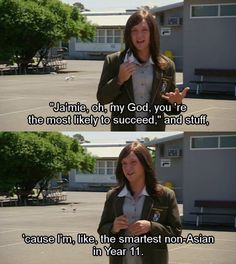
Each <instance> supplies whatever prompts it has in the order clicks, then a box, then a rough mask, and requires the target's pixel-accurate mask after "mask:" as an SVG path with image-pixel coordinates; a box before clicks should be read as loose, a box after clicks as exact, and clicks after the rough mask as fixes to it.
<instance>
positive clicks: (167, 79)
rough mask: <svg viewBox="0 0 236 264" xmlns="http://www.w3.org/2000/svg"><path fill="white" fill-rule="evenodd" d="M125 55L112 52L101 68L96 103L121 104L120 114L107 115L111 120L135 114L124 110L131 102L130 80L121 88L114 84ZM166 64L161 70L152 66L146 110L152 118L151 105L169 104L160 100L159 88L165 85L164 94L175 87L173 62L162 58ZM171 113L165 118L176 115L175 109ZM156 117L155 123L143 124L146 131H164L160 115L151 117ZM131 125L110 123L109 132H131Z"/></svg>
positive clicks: (161, 114) (116, 112) (117, 112)
mask: <svg viewBox="0 0 236 264" xmlns="http://www.w3.org/2000/svg"><path fill="white" fill-rule="evenodd" d="M124 57H125V52H116V53H113V54H110V55H108V56H107V57H106V59H105V61H104V65H103V70H102V74H101V78H100V81H99V85H98V90H97V100H98V101H99V102H100V103H101V104H110V103H113V104H114V105H125V106H126V107H125V110H124V112H123V113H122V114H121V113H120V112H119V111H113V112H112V113H111V119H113V118H115V117H129V118H132V117H135V112H131V111H129V110H128V109H127V105H128V104H129V103H134V93H133V84H132V77H130V78H129V79H128V80H127V81H126V82H124V83H123V84H122V85H119V84H117V78H118V74H119V68H120V65H121V64H122V63H123V62H124ZM162 57H163V59H164V60H166V61H167V67H166V68H165V70H160V69H156V67H155V66H154V67H153V83H152V91H151V96H150V98H151V101H150V102H149V108H150V110H151V112H150V113H149V116H152V115H154V108H153V105H160V104H163V105H170V104H169V103H168V102H167V101H166V100H165V99H163V98H161V94H160V91H161V89H162V88H163V85H165V86H166V88H165V91H166V92H173V91H174V90H175V88H176V86H175V65H174V63H173V61H171V60H170V59H168V58H167V57H165V56H162ZM171 108H172V109H171V112H168V113H167V114H168V115H172V114H179V113H180V112H177V111H176V108H175V107H173V106H172V107H171ZM155 116H156V117H158V119H156V120H158V121H157V123H156V124H150V125H147V131H164V130H165V124H164V121H163V118H164V113H163V112H158V113H156V114H155ZM135 130H136V127H135V124H127V123H125V124H114V123H113V122H111V131H135Z"/></svg>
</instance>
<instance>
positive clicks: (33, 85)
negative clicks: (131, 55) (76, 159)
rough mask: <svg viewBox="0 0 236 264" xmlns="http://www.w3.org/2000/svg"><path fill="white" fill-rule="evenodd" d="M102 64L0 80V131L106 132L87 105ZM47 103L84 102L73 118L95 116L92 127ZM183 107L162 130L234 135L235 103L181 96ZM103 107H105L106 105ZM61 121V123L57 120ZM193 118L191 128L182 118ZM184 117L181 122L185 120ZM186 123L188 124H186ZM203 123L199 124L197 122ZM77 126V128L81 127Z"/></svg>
mask: <svg viewBox="0 0 236 264" xmlns="http://www.w3.org/2000/svg"><path fill="white" fill-rule="evenodd" d="M102 65H103V61H79V60H72V61H68V69H67V71H65V72H64V73H60V74H53V73H52V74H45V75H20V76H17V75H12V76H0V130H1V131H15V130H18V131H19V130H22V131H23V130H24V131H27V130H36V131H39V130H47V131H50V130H54V131H78V130H80V131H81V130H82V131H94V130H96V131H109V130H110V125H102V124H101V119H100V117H101V115H104V116H107V117H110V114H109V111H108V112H107V113H104V112H98V113H95V112H94V111H92V110H91V105H93V104H96V103H97V100H96V91H97V86H98V82H99V78H100V75H101V71H102ZM181 81H182V74H180V73H177V82H181ZM50 102H53V103H54V104H55V103H56V102H59V103H60V104H64V103H65V102H68V103H69V104H76V103H78V102H79V103H80V104H84V105H86V107H87V108H88V110H89V112H87V113H86V114H85V113H82V112H77V113H76V114H79V115H81V116H82V117H85V116H86V117H87V116H88V117H91V115H93V116H94V118H97V120H98V123H97V124H96V125H95V126H93V125H87V124H86V123H84V120H82V121H81V120H79V121H78V122H74V121H73V120H69V121H70V122H69V121H68V119H67V118H68V117H69V118H71V119H72V118H73V116H74V114H75V112H68V111H65V112H62V113H58V112H55V111H53V108H52V107H51V105H52V104H50ZM184 104H186V105H187V111H186V112H184V113H182V117H181V118H182V122H183V124H181V120H180V124H176V125H168V126H167V128H166V130H167V131H218V132H219V131H235V130H236V101H235V100H216V99H203V98H201V97H197V98H186V99H185V100H184ZM106 109H108V106H106ZM29 116H30V117H32V118H33V117H36V118H37V121H39V117H41V118H42V119H43V122H42V123H41V124H40V123H38V124H37V125H35V124H28V117H29ZM48 117H55V119H54V123H53V124H49V123H48V124H46V120H47V118H48ZM61 117H63V118H64V124H62V119H61ZM195 117H196V118H197V119H196V120H193V121H195V124H192V123H190V125H188V122H186V120H189V119H191V118H195ZM186 118H187V119H186ZM201 118H203V119H204V118H205V121H206V122H209V126H207V125H205V124H206V122H204V124H200V125H199V124H198V123H199V122H200V121H201V120H200V119H201ZM190 121H191V120H190ZM203 121H204V120H203ZM81 124H83V125H81Z"/></svg>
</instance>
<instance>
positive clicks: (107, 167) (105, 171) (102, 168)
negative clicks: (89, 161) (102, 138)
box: [95, 160, 116, 175]
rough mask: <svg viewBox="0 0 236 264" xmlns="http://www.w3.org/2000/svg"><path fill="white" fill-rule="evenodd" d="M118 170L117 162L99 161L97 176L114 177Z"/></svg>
mask: <svg viewBox="0 0 236 264" xmlns="http://www.w3.org/2000/svg"><path fill="white" fill-rule="evenodd" d="M115 170H116V161H115V160H97V161H96V169H95V174H99V175H114V174H115Z"/></svg>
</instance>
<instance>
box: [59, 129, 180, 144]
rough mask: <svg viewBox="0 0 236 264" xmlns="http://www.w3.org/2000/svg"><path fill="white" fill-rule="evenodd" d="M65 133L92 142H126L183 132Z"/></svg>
mask: <svg viewBox="0 0 236 264" xmlns="http://www.w3.org/2000/svg"><path fill="white" fill-rule="evenodd" d="M62 133H63V134H64V135H67V136H71V137H73V135H74V134H81V135H82V136H83V137H84V139H85V140H88V141H90V142H91V143H125V142H126V141H134V140H137V139H141V138H145V137H148V138H149V139H150V140H152V139H154V138H162V137H167V136H171V135H176V134H178V133H182V132H135V133H134V132H98V131H96V132H82V131H78V132H62Z"/></svg>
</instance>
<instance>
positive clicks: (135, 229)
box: [128, 220, 151, 236]
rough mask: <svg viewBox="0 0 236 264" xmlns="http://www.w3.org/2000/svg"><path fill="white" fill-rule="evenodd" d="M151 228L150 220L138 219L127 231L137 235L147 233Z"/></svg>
mask: <svg viewBox="0 0 236 264" xmlns="http://www.w3.org/2000/svg"><path fill="white" fill-rule="evenodd" d="M150 230H151V222H150V221H147V220H138V221H137V222H134V223H133V224H131V225H130V226H129V228H128V231H129V233H130V234H131V235H134V236H139V235H143V234H146V233H148V232H149V231H150Z"/></svg>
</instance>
